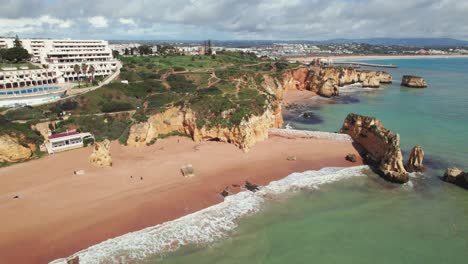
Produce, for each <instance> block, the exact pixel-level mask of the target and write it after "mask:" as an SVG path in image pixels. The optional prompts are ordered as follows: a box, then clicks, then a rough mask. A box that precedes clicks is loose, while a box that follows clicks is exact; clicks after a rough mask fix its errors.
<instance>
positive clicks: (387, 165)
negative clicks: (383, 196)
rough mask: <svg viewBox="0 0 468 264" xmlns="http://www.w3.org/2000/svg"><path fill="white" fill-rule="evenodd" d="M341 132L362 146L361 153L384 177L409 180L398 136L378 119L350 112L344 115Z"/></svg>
mask: <svg viewBox="0 0 468 264" xmlns="http://www.w3.org/2000/svg"><path fill="white" fill-rule="evenodd" d="M341 132H342V133H345V134H348V135H350V136H351V137H352V138H353V140H354V141H355V142H356V143H358V144H359V145H360V146H361V147H362V149H360V152H361V155H362V156H363V157H364V159H365V160H366V161H367V162H368V163H369V164H371V165H373V166H374V167H376V168H377V169H378V171H379V172H380V173H381V174H382V176H383V177H384V178H385V179H387V180H389V181H391V182H397V183H406V182H408V181H409V177H408V172H407V171H406V170H405V167H404V166H403V155H402V154H401V149H400V136H399V135H398V134H396V135H394V134H392V132H391V131H390V130H388V129H386V128H385V127H384V125H383V124H382V123H381V122H380V121H379V120H378V119H376V118H374V117H367V116H362V115H357V114H353V113H351V114H349V115H348V116H347V117H346V119H345V121H344V123H343V126H342V128H341Z"/></svg>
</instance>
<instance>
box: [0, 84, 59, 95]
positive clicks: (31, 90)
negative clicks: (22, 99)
mask: <svg viewBox="0 0 468 264" xmlns="http://www.w3.org/2000/svg"><path fill="white" fill-rule="evenodd" d="M58 89H60V87H58V86H45V87H34V88H25V89H21V90H14V91H0V95H15V94H16V95H21V94H30V93H37V92H50V91H55V90H58Z"/></svg>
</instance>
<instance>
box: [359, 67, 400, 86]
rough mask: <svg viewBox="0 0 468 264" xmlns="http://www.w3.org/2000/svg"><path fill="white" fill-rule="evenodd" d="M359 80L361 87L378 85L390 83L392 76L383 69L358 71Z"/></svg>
mask: <svg viewBox="0 0 468 264" xmlns="http://www.w3.org/2000/svg"><path fill="white" fill-rule="evenodd" d="M358 74H359V82H362V86H363V87H374V88H376V87H379V86H380V84H382V83H392V79H393V78H392V76H391V75H390V74H389V73H387V72H384V71H366V70H363V71H358Z"/></svg>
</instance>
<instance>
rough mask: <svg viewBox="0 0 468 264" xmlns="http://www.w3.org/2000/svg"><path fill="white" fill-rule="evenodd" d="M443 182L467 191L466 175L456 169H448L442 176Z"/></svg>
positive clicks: (467, 176)
mask: <svg viewBox="0 0 468 264" xmlns="http://www.w3.org/2000/svg"><path fill="white" fill-rule="evenodd" d="M443 179H444V181H446V182H449V183H453V184H455V185H458V186H460V187H462V188H465V189H468V173H466V172H463V171H462V170H460V169H458V168H448V169H447V170H446V171H445V174H444V178H443Z"/></svg>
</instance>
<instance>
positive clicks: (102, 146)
mask: <svg viewBox="0 0 468 264" xmlns="http://www.w3.org/2000/svg"><path fill="white" fill-rule="evenodd" d="M89 161H90V162H91V163H92V164H94V165H96V166H98V167H112V157H111V154H110V141H109V140H107V139H106V140H104V141H102V142H99V143H95V144H94V149H93V153H92V154H91V156H89Z"/></svg>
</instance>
